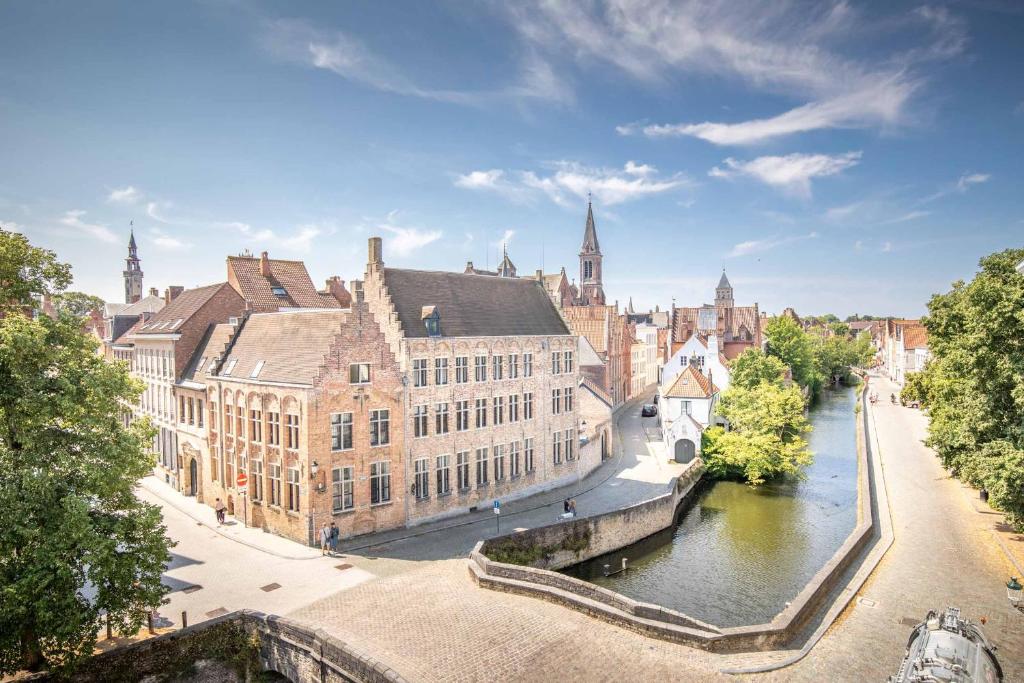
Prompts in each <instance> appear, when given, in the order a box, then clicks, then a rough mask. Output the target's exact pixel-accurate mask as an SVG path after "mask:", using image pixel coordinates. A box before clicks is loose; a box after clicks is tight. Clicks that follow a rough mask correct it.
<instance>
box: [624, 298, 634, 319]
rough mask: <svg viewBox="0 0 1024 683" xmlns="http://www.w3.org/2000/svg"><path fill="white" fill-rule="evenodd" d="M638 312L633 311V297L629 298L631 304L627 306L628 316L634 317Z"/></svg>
mask: <svg viewBox="0 0 1024 683" xmlns="http://www.w3.org/2000/svg"><path fill="white" fill-rule="evenodd" d="M634 313H636V311H634V310H633V297H629V303H628V304H626V314H627V315H633V314H634Z"/></svg>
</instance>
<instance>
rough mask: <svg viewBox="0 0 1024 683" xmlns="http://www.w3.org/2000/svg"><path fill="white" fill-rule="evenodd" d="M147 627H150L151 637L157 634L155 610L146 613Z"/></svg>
mask: <svg viewBox="0 0 1024 683" xmlns="http://www.w3.org/2000/svg"><path fill="white" fill-rule="evenodd" d="M146 625H147V626H149V635H153V634H154V633H156V631H155V630H154V629H153V610H149V611H148V612H146Z"/></svg>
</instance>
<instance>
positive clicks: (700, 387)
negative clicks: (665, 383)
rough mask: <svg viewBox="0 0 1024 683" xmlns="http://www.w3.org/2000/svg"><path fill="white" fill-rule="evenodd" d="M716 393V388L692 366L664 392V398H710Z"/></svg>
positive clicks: (687, 367) (680, 374)
mask: <svg viewBox="0 0 1024 683" xmlns="http://www.w3.org/2000/svg"><path fill="white" fill-rule="evenodd" d="M717 393H718V387H717V386H715V385H714V384H712V382H711V381H710V380H709V379H708V378H707V377H705V376H704V375H703V374H701V373H700V372H699V371H698V370H697V369H696V368H694V367H693V366H692V365H687V366H686V369H685V370H683V371H682V372H680V373H679V376H678V377H676V379H675V381H674V382H672V386H671V387H669V390H668V391H666V392H665V397H666V398H711V397H712V396H714V395H715V394H717Z"/></svg>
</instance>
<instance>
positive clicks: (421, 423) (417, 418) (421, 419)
mask: <svg viewBox="0 0 1024 683" xmlns="http://www.w3.org/2000/svg"><path fill="white" fill-rule="evenodd" d="M412 433H413V436H414V437H416V438H417V439H421V438H423V437H424V436H426V435H427V406H425V405H422V406H415V407H414V408H413V409H412Z"/></svg>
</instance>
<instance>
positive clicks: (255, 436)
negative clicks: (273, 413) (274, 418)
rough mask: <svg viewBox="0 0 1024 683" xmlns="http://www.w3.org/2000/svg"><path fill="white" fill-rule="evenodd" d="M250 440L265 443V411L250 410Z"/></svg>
mask: <svg viewBox="0 0 1024 683" xmlns="http://www.w3.org/2000/svg"><path fill="white" fill-rule="evenodd" d="M249 440H250V441H253V442H255V443H263V411H261V410H250V411H249Z"/></svg>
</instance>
